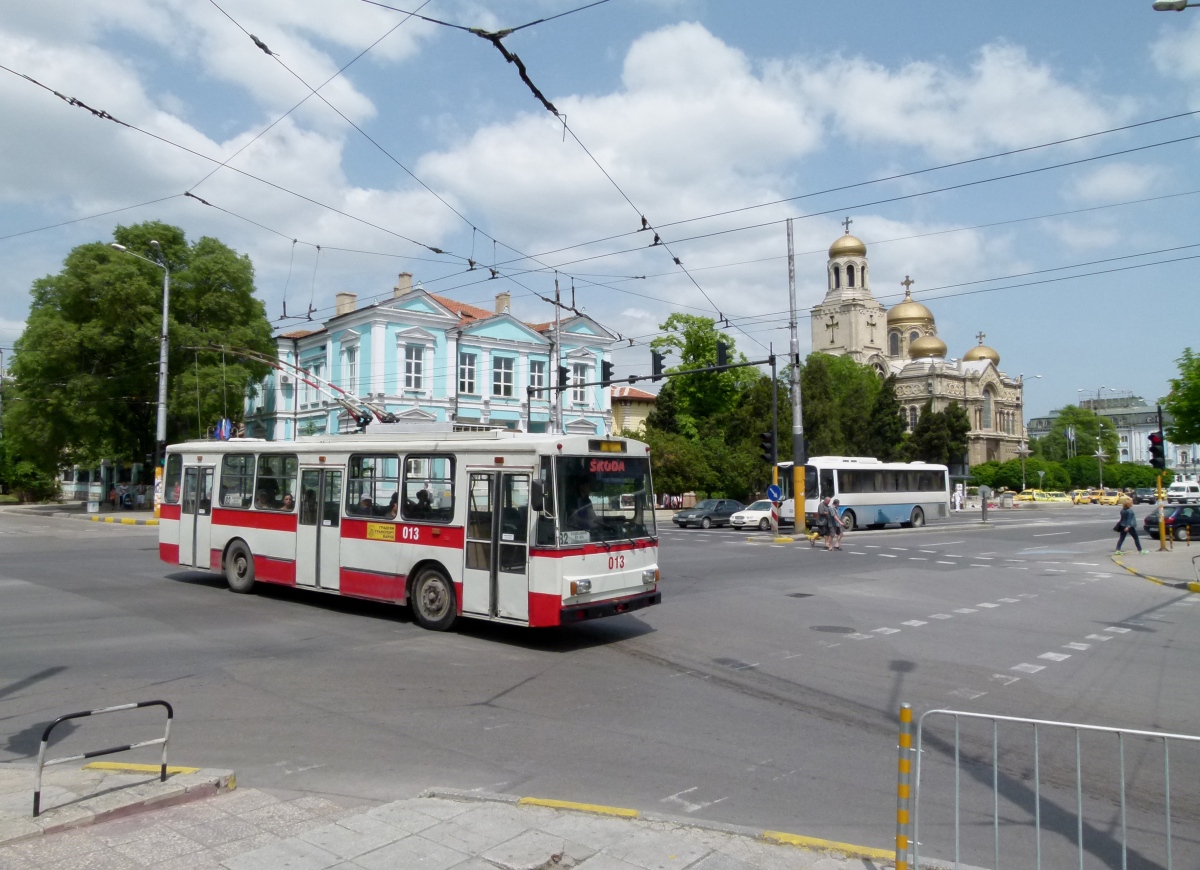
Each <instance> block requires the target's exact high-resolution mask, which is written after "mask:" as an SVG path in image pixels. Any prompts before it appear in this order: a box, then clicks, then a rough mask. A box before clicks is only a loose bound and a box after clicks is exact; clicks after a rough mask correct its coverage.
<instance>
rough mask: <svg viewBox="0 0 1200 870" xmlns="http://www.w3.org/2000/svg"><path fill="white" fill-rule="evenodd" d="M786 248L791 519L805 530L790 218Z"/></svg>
mask: <svg viewBox="0 0 1200 870" xmlns="http://www.w3.org/2000/svg"><path fill="white" fill-rule="evenodd" d="M787 248H788V302H789V305H790V312H791V319H790V320H789V321H788V330H789V331H790V333H791V340H790V344H789V345H788V356H789V357H791V362H792V371H791V376H792V377H791V381H792V504H793V505H794V506H795V514H794V519H793V523H794V525H795V528H796V529H797V530H798V531H799V532H800V534H802V535H803V534H806V533H807V531H808V528H807V526H808V516H807V515H806V514H805V512H804V495H805V493H804V465H805V463H806V462H808V456H807V453H808V451H807V450H805V449H804V409H803V407H802V405H801V402H800V335H799V333H798V331H797V329H798V327H797V323H796V253H795V246H794V244H793V242H792V219H791V218H788V222H787Z"/></svg>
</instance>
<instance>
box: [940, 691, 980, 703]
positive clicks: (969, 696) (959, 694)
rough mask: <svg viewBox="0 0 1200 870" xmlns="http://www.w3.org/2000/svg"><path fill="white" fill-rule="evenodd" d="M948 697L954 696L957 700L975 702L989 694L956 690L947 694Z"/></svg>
mask: <svg viewBox="0 0 1200 870" xmlns="http://www.w3.org/2000/svg"><path fill="white" fill-rule="evenodd" d="M946 694H947V695H952V696H954V697H955V698H962V699H964V700H966V701H974V700H975V699H976V698H982V697H983V696H984V695H986V694H987V692H977V691H975V690H974V689H955V690H954V691H952V692H947V693H946Z"/></svg>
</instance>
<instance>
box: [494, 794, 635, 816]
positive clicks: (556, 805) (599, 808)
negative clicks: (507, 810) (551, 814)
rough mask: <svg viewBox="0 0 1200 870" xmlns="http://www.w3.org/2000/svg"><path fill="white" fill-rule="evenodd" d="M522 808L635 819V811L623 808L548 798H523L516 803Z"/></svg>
mask: <svg viewBox="0 0 1200 870" xmlns="http://www.w3.org/2000/svg"><path fill="white" fill-rule="evenodd" d="M517 806H522V807H549V808H550V809H554V810H576V811H578V812H581V813H594V814H596V815H599V816H619V817H621V818H622V819H636V818H637V817H638V811H637V810H630V809H626V808H625V807H606V806H604V805H603V804H581V803H576V802H575V801H556V800H552V799H550V798H534V797H523V798H521V799H520V800H518V801H517Z"/></svg>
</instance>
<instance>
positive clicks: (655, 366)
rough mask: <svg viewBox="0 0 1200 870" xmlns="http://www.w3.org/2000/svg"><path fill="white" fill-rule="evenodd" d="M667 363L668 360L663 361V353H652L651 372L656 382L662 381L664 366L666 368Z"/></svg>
mask: <svg viewBox="0 0 1200 870" xmlns="http://www.w3.org/2000/svg"><path fill="white" fill-rule="evenodd" d="M665 362H666V360H665V359H663V355H662V354H661V353H659V352H658V351H656V350H652V351H650V363H651V369H650V370H651V372H652V373H653V380H656V381H661V380H662V378H663V366H664V363H665Z"/></svg>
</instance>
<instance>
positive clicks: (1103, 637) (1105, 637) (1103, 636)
mask: <svg viewBox="0 0 1200 870" xmlns="http://www.w3.org/2000/svg"><path fill="white" fill-rule="evenodd" d="M1087 639H1088V640H1112V637H1111V636H1109V635H1107V634H1089V635H1088V636H1087Z"/></svg>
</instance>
